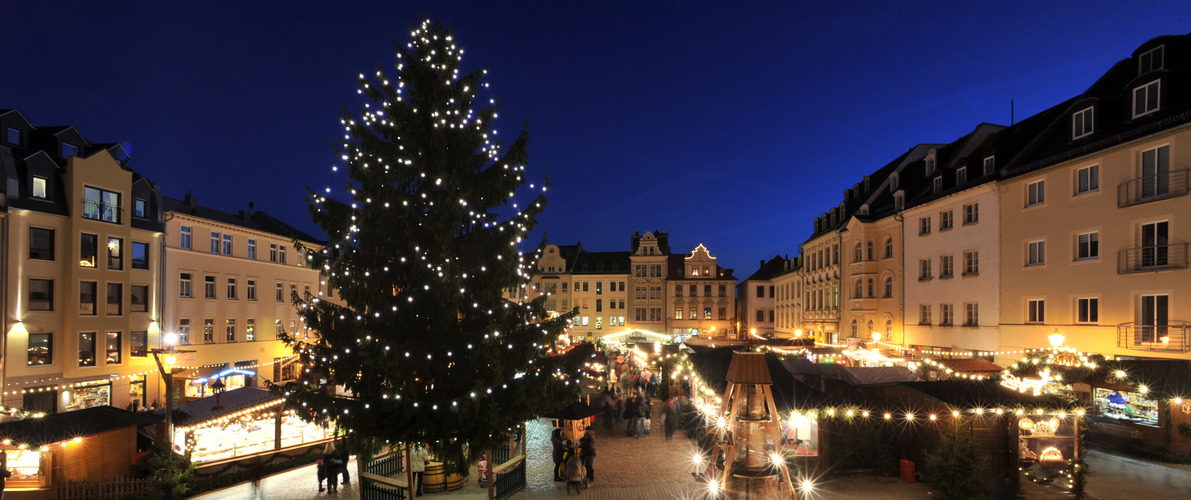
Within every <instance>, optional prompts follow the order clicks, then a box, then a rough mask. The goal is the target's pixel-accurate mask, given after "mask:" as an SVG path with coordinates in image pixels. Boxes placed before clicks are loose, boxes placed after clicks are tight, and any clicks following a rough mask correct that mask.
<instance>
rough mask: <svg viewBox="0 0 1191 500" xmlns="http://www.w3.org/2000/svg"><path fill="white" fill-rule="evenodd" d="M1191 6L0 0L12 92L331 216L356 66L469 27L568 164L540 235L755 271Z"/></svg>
mask: <svg viewBox="0 0 1191 500" xmlns="http://www.w3.org/2000/svg"><path fill="white" fill-rule="evenodd" d="M738 3H739V4H743V5H731V6H730V7H729V4H738ZM910 3H914V5H907V4H910ZM828 4H830V5H828ZM976 4H979V5H976ZM1052 4H1054V5H1052ZM1189 14H1191V3H1188V2H1187V1H1186V0H1174V1H1146V0H1140V1H1138V0H1134V1H1130V2H1121V1H1119V0H1118V1H1099V0H1095V1H1090V0H1089V1H1073V2H1047V1H1037V0H1033V1H1028V2H1019V1H1000V2H956V1H954V0H952V1H946V2H930V3H927V2H917V3H915V2H875V1H866V2H855V1H842V2H793V1H773V2H722V1H700V2H695V1H683V0H662V1H640V0H637V1H630V2H617V1H606V2H576V1H553V2H509V3H502V2H452V1H443V0H439V1H434V2H421V1H419V2H412V1H410V2H406V1H380V0H377V1H368V2H363V1H359V2H355V1H334V2H330V1H305V0H303V1H285V2H283V1H270V0H251V1H235V2H233V1H207V2H173V1H166V2H162V1H155V2H147V1H146V2H89V1H88V2H84V1H72V2H62V1H42V0H39V1H17V0H0V51H2V52H3V54H4V66H3V68H4V69H3V71H2V72H0V108H17V109H20V110H21V111H22V112H23V113H25V115H26V116H27V117H28V118H29V119H30V121H32V122H33V123H34V125H41V126H44V125H74V126H76V127H77V128H78V129H79V130H80V131H81V132H82V133H83V134H84V136H86V137H87V138H88V139H89V140H91V141H94V142H125V143H128V144H130V145H131V149H132V152H133V160H132V167H133V168H134V169H136V170H138V171H139V172H141V173H143V174H145V175H146V176H148V177H149V178H151V179H152V180H154V181H155V182H157V183H158V184H159V185H161V187H162V188H163V190H164V192H165V194H166V195H168V196H173V197H181V196H182V195H184V194H185V193H187V192H188V191H189V192H193V193H194V194H195V195H196V196H197V197H198V200H199V202H200V203H202V204H204V205H208V206H211V207H214V208H218V209H223V210H226V211H232V212H234V211H236V210H239V209H242V208H246V207H247V204H248V202H249V201H252V202H255V204H256V207H257V208H258V209H262V210H265V211H267V212H269V213H270V214H273V215H275V216H278V217H280V218H282V219H283V220H287V221H289V222H290V223H292V224H294V225H296V226H298V227H300V228H303V229H305V230H307V231H311V232H315V231H317V229H316V228H315V226H314V225H313V223H311V222H310V220H309V217H308V215H307V213H306V209H305V203H304V193H305V191H304V188H305V187H307V186H309V187H311V188H314V189H315V190H318V191H321V190H322V189H323V188H324V187H326V186H328V185H329V184H331V185H334V186H339V185H341V184H342V182H341V181H342V179H338V180H332V177H331V170H330V167H331V166H332V164H333V163H334V162H335V157H334V154H333V152H332V150H331V148H330V146H329V144H330V143H331V141H332V140H334V139H335V138H336V137H337V136H339V135H340V133H341V130H342V129H341V128H340V126H339V124H338V113H339V111H340V110H341V109H342V108H344V107H350V108H352V109H355V107H356V104H357V103H358V102H359V101H358V100H357V96H356V93H355V83H356V76H355V75H356V74H357V73H359V72H361V71H364V72H370V71H371V70H373V69H374V68H376V67H377V66H378V65H380V66H384V67H386V68H391V67H392V62H393V47H392V44H391V42H390V39H391V38H397V39H399V40H401V41H403V42H404V40H405V39H406V38H407V37H408V32H409V27H411V26H413V25H415V24H417V22H418V19H419V17H420V16H422V15H426V16H430V17H432V18H434V19H436V20H439V21H442V22H443V23H445V24H447V25H448V26H450V27H451V28H452V29H454V30H455V32H456V35H457V39H458V40H459V42H460V44H461V45H462V46H463V47H464V48H465V50H466V54H465V57H464V67H465V68H477V67H480V66H484V67H487V68H489V79H488V81H489V82H490V83H491V85H492V92H493V94H494V95H496V96H497V97H498V98H499V99H500V100H501V101H502V107H501V118H500V120H499V121H498V122H497V126H498V129H499V130H500V131H501V132H502V134H503V135H504V136H506V137H508V138H510V139H511V137H512V136H513V134H515V133H516V132H517V131H518V130H519V129H520V128H521V125H522V124H523V123H526V122H528V124H529V131H530V134H531V137H532V143H531V145H530V155H531V161H532V163H531V164H530V166H529V177H530V178H531V180H535V181H541V180H542V179H543V178H544V177H545V176H546V175H547V174H548V175H549V176H550V179H551V182H552V183H553V184H554V190H553V191H552V192H551V193H550V206H549V208H548V209H547V210H546V213H545V214H544V215H543V217H541V219H540V222H541V225H540V227H539V231H538V234H540V230H541V229H544V230H547V231H549V239H550V240H551V241H552V242H555V243H561V244H573V243H575V242H576V241H582V242H583V244H584V247H585V248H587V249H589V250H627V249H628V244H629V237H630V235H632V234H633V232H634V231H635V230H637V229H640V230H642V231H646V230H653V229H665V230H667V231H669V233H670V238H671V246H672V249H673V250H674V251H676V252H687V251H690V250H691V249H693V248H694V246H695V245H697V244H699V243H703V244H705V245H706V246H707V247H708V248H709V249H710V250H711V253H712V255H714V256H717V257H719V258H720V260H721V265H725V266H727V267H735V268H736V276H737V277H738V278H741V279H743V278H745V277H747V276H748V275H749V274H751V273H752V272H754V271H755V270H756V269H757V264H758V263H759V261H760V260H761V259H768V258H770V257H773V256H774V255H776V254H783V255H785V254H788V255H794V254H796V253H797V251H798V245H799V244H800V243H801V242H802V241H803V240H805V239H806V237H807V236H809V234H810V229H811V221H812V218H813V217H814V216H815V215H816V214H819V213H821V212H823V211H824V210H825V209H827V208H829V207H831V206H832V205H835V204H837V203H838V202H839V201H840V200H841V199H842V191H843V189H845V188H846V187H848V186H850V185H851V184H852V183H854V182H857V181H858V180H859V179H860V178H861V177H862V176H864V175H865V174H867V173H869V172H871V171H873V170H875V169H877V168H878V167H880V166H882V165H884V164H885V163H887V162H888V161H890V160H892V159H893V158H895V157H896V156H898V155H899V154H901V153H903V152H904V151H906V150H907V149H909V148H910V147H912V146H913V145H915V144H918V143H932V142H949V141H951V140H953V139H955V138H957V137H959V136H962V135H963V134H965V133H967V132H969V131H971V130H972V129H973V128H974V127H975V126H976V125H977V124H978V123H980V122H990V123H1001V124H1008V123H1009V120H1010V101H1011V100H1013V101H1015V103H1016V117H1017V119H1018V120H1021V119H1022V118H1024V117H1026V116H1029V115H1031V114H1034V113H1036V112H1038V111H1041V110H1043V109H1045V108H1047V107H1050V106H1052V105H1054V104H1057V103H1059V102H1061V101H1063V100H1065V99H1067V98H1069V97H1071V96H1074V95H1076V94H1078V93H1080V92H1082V91H1083V90H1085V89H1086V88H1087V87H1089V86H1091V84H1092V83H1093V82H1094V81H1095V80H1096V78H1098V77H1099V76H1100V75H1101V74H1103V73H1104V72H1105V71H1107V70H1108V68H1109V67H1110V66H1111V65H1112V64H1113V63H1115V62H1116V61H1118V60H1120V59H1124V58H1127V57H1129V55H1130V54H1131V52H1132V51H1133V49H1135V48H1136V47H1137V46H1138V45H1140V44H1141V43H1142V42H1145V41H1146V40H1149V39H1150V38H1153V37H1155V36H1159V35H1163V34H1181V33H1187V32H1191V15H1189ZM537 238H538V236H537V235H535V236H534V238H533V241H537Z"/></svg>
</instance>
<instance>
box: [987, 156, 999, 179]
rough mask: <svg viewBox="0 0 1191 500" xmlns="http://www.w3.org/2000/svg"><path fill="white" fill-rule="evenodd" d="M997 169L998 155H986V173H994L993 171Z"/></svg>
mask: <svg viewBox="0 0 1191 500" xmlns="http://www.w3.org/2000/svg"><path fill="white" fill-rule="evenodd" d="M996 169H997V157H996V156H986V157H984V175H992V173H993V172H994V171H996Z"/></svg>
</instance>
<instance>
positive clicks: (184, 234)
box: [178, 226, 190, 250]
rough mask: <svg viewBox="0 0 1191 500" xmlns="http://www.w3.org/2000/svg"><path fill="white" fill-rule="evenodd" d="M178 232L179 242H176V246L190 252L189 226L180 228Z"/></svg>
mask: <svg viewBox="0 0 1191 500" xmlns="http://www.w3.org/2000/svg"><path fill="white" fill-rule="evenodd" d="M180 231H181V232H180V233H179V237H180V238H181V240H180V241H179V242H178V246H179V247H181V248H182V249H183V250H190V226H182V229H181V230H180Z"/></svg>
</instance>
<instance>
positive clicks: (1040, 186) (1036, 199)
mask: <svg viewBox="0 0 1191 500" xmlns="http://www.w3.org/2000/svg"><path fill="white" fill-rule="evenodd" d="M1043 203H1046V181H1045V180H1041V181H1034V182H1031V183H1029V184H1028V185H1027V186H1026V206H1027V207H1032V206H1034V205H1041V204H1043Z"/></svg>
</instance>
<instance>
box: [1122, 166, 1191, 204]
mask: <svg viewBox="0 0 1191 500" xmlns="http://www.w3.org/2000/svg"><path fill="white" fill-rule="evenodd" d="M1187 172H1188V170H1186V169H1184V170H1174V171H1171V172H1167V173H1161V174H1155V175H1146V176H1142V177H1138V178H1136V179H1130V180H1127V181H1125V182H1122V183H1121V185H1119V186H1117V207H1118V208H1125V207H1127V206H1130V205H1140V204H1142V203H1149V202H1151V201H1158V200H1165V199H1167V198H1177V197H1179V196H1184V195H1186V194H1187Z"/></svg>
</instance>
